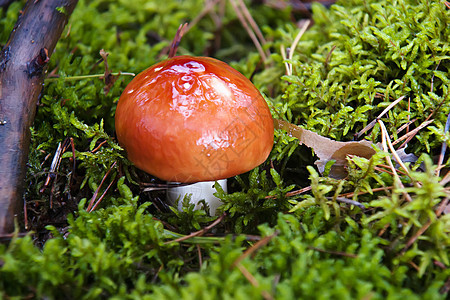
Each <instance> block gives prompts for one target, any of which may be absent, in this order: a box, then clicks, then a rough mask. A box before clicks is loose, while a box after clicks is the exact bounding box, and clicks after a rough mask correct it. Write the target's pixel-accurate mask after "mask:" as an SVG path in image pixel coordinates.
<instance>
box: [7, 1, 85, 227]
mask: <svg viewBox="0 0 450 300" xmlns="http://www.w3.org/2000/svg"><path fill="white" fill-rule="evenodd" d="M77 2H78V0H28V2H27V4H26V5H25V8H24V10H23V13H22V15H21V16H19V18H18V21H17V23H16V25H15V27H14V29H13V31H12V32H11V35H10V38H9V40H8V42H7V44H6V45H5V47H4V48H3V50H2V51H1V52H0V145H1V147H0V235H1V234H7V233H10V232H12V231H13V230H14V219H15V217H16V216H17V215H18V214H19V213H20V209H21V207H22V206H23V202H22V201H23V200H22V193H23V187H24V183H25V182H24V179H25V174H26V163H27V160H28V150H29V146H30V130H29V128H30V126H31V124H32V123H33V119H34V115H35V112H36V103H37V100H38V97H39V94H40V93H41V90H42V83H43V80H44V70H45V67H46V65H47V63H48V61H49V59H50V55H51V53H52V52H53V49H54V48H55V46H56V43H57V42H58V40H59V38H60V36H61V33H62V31H63V29H64V26H65V25H66V23H67V20H68V18H69V16H70V15H71V14H72V11H73V9H74V8H75V6H76V4H77Z"/></svg>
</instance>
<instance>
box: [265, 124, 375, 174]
mask: <svg viewBox="0 0 450 300" xmlns="http://www.w3.org/2000/svg"><path fill="white" fill-rule="evenodd" d="M274 124H275V128H276V129H281V130H284V131H286V132H287V133H288V134H289V135H290V136H293V137H295V138H297V139H298V141H299V143H300V144H304V145H306V146H308V147H310V148H312V149H313V150H314V153H315V154H316V155H317V156H318V157H319V160H318V161H316V162H315V164H316V165H317V167H318V169H319V172H320V173H322V174H323V172H324V170H325V165H326V164H327V163H328V162H329V161H330V160H334V161H335V163H334V164H333V166H332V167H331V169H330V172H329V176H330V177H332V178H336V179H342V178H345V177H346V176H347V170H346V168H345V167H346V165H347V156H349V155H355V156H360V157H364V158H370V157H372V155H374V154H375V150H374V149H373V147H372V144H371V143H370V142H369V141H359V142H338V141H334V140H332V139H329V138H326V137H323V136H321V135H318V134H317V133H315V132H312V131H310V130H307V129H303V128H300V127H298V126H296V125H294V124H291V123H289V122H286V121H283V120H278V119H274Z"/></svg>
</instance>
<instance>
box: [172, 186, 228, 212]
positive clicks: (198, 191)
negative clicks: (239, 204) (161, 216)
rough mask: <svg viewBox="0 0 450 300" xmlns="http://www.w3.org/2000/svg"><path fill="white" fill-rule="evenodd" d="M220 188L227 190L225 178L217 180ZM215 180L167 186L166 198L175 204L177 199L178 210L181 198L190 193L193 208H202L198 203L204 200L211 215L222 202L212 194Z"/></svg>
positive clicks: (181, 205)
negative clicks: (172, 186) (173, 186)
mask: <svg viewBox="0 0 450 300" xmlns="http://www.w3.org/2000/svg"><path fill="white" fill-rule="evenodd" d="M217 182H218V183H219V184H220V186H221V187H222V189H223V190H224V191H225V192H227V180H226V179H222V180H218V181H217ZM214 184H215V181H203V182H197V183H193V184H189V185H185V186H180V187H175V188H169V189H168V190H167V200H168V202H169V203H170V204H172V205H175V204H176V203H177V200H178V199H179V201H178V207H177V208H178V210H179V211H181V210H182V207H183V198H184V196H185V195H187V194H192V196H191V203H193V204H195V209H200V208H202V205H201V204H200V203H199V202H200V201H201V200H203V199H204V200H205V201H206V203H207V204H208V206H209V213H210V215H211V216H214V215H215V214H216V210H217V208H218V207H219V206H220V205H221V204H222V201H220V199H219V198H217V197H216V196H214V193H215V192H216V189H215V188H214Z"/></svg>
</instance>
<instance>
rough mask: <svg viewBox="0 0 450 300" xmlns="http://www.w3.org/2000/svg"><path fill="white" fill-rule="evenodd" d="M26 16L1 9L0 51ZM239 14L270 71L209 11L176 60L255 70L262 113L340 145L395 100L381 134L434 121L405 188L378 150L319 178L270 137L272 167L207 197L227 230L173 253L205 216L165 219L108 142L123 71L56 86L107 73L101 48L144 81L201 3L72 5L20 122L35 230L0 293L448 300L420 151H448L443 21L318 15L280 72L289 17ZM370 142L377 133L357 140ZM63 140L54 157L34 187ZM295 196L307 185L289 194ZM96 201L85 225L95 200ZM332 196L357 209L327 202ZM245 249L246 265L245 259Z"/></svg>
mask: <svg viewBox="0 0 450 300" xmlns="http://www.w3.org/2000/svg"><path fill="white" fill-rule="evenodd" d="M247 3H248V4H250V1H247ZM22 4H23V3H13V4H12V5H11V6H10V7H9V9H8V10H7V11H3V10H0V28H1V29H0V44H1V45H4V44H5V43H6V41H7V38H8V36H9V32H10V31H11V29H12V28H13V25H14V22H15V19H16V18H17V15H18V11H19V10H20V8H21V5H22ZM249 7H250V11H251V13H252V15H253V16H254V17H255V19H256V20H257V22H258V24H259V25H260V26H261V28H262V29H263V31H264V34H265V36H266V38H267V40H268V41H269V42H268V45H267V47H268V48H270V50H271V51H272V53H273V54H272V55H271V57H270V59H269V61H268V63H267V64H266V65H264V64H261V63H260V58H259V55H258V54H257V53H256V51H255V49H254V46H253V45H252V43H251V40H250V39H249V38H248V36H247V34H246V33H245V31H244V30H243V29H242V26H241V25H240V24H239V22H238V20H237V18H236V16H235V14H234V12H233V10H232V8H231V6H230V5H227V6H226V7H225V9H224V11H223V14H224V15H223V18H222V19H221V20H222V25H223V27H220V26H219V27H216V26H217V25H218V23H217V16H218V15H219V14H220V11H219V10H218V11H217V12H216V15H206V16H205V17H204V18H202V19H201V20H200V21H199V22H198V23H197V24H196V25H195V26H194V27H192V28H191V30H190V31H189V32H188V33H187V34H186V35H185V36H184V37H183V41H182V42H181V46H180V49H179V53H180V54H193V55H204V54H208V55H214V56H215V57H218V58H220V59H223V60H226V61H228V62H230V63H231V64H232V65H233V66H234V67H235V68H237V69H238V70H239V71H241V72H242V73H244V74H245V75H246V76H248V77H250V76H252V80H253V81H254V83H255V85H256V86H257V87H258V88H259V89H260V90H261V91H262V92H264V93H265V94H266V99H267V101H268V103H269V106H270V109H271V112H272V114H273V115H274V116H275V117H277V118H284V119H287V120H289V121H291V122H293V123H296V124H299V125H300V126H303V127H305V128H307V129H310V130H313V131H316V132H318V133H320V134H321V135H324V136H329V137H332V138H335V139H337V140H341V141H345V140H350V139H352V137H353V135H354V134H355V133H357V132H358V131H359V130H361V129H362V128H363V127H364V126H365V125H367V124H368V122H370V121H371V120H373V119H375V118H376V117H377V116H378V114H379V113H380V112H381V111H382V110H383V109H384V108H385V107H386V106H388V105H389V104H390V103H392V101H393V100H395V99H397V98H399V97H401V96H404V97H405V98H404V100H403V101H401V102H400V103H399V104H397V105H396V106H395V107H393V108H392V109H391V110H390V111H389V113H388V114H386V115H385V116H384V117H383V118H382V121H383V122H384V123H385V124H386V126H387V128H388V131H389V133H390V134H392V135H393V138H394V139H396V138H397V137H398V136H399V135H401V134H403V133H396V131H397V130H398V129H399V128H400V127H401V126H402V125H404V124H405V123H407V122H408V121H409V120H413V119H417V120H416V121H415V122H413V123H412V124H411V125H410V126H411V127H415V126H418V125H419V124H420V123H422V122H423V121H424V120H425V119H426V118H427V117H428V116H429V115H430V114H431V113H433V115H432V119H434V121H433V123H432V124H431V125H430V126H428V127H427V128H424V129H422V130H421V131H420V132H419V134H418V135H417V137H416V138H414V139H413V140H412V141H411V142H410V143H409V145H408V150H411V151H412V152H414V153H415V154H416V155H417V156H420V158H419V161H418V162H417V163H416V164H413V165H411V169H412V170H416V171H411V173H410V176H407V175H405V174H403V173H400V179H401V181H402V183H403V184H404V186H405V187H401V186H398V185H396V186H393V185H394V184H395V182H394V179H393V177H392V176H391V175H390V174H389V173H387V172H380V171H379V169H377V168H378V167H380V165H382V164H384V163H385V157H386V155H387V154H386V153H383V152H381V151H378V152H377V154H376V155H374V156H373V157H372V158H371V159H370V160H367V159H363V158H353V159H352V160H349V165H348V171H349V176H348V177H347V178H345V179H343V180H335V179H331V178H328V177H326V176H321V175H319V173H318V172H317V171H316V169H315V168H314V167H313V162H314V157H313V153H311V150H310V149H307V148H305V147H304V146H299V145H298V142H297V140H295V139H294V138H292V137H289V136H288V135H287V134H286V133H285V132H282V131H278V130H277V131H276V132H275V143H274V148H273V150H272V152H271V154H270V156H269V159H268V160H267V162H265V163H264V164H263V165H261V166H260V167H258V168H256V169H254V170H252V171H250V172H248V173H247V174H242V175H240V176H238V177H236V178H234V179H230V180H229V192H228V193H225V192H224V191H223V190H222V189H221V188H220V187H219V186H217V187H216V188H217V193H216V195H217V196H218V197H220V198H221V199H222V200H223V202H224V205H223V206H222V207H221V208H220V211H221V212H225V213H226V215H225V217H224V218H223V220H222V222H220V223H219V224H218V225H217V226H215V227H214V228H212V229H211V231H209V232H208V233H207V234H206V236H203V237H193V238H190V239H187V240H185V241H183V242H172V241H173V240H174V239H177V238H180V237H185V236H183V235H184V234H185V235H187V234H189V233H191V232H193V231H197V230H199V229H201V228H204V227H205V226H207V225H208V224H210V223H211V221H213V220H215V218H214V217H209V216H208V215H207V213H206V212H205V211H204V210H200V211H194V210H193V206H192V205H189V204H188V203H187V201H185V203H184V204H185V205H184V207H183V210H182V211H181V212H177V211H175V210H170V209H168V210H166V209H165V207H164V205H162V204H161V199H163V198H164V194H163V193H161V192H151V193H148V192H141V189H140V187H139V186H138V184H137V182H151V183H158V182H159V181H157V179H155V178H153V177H151V176H148V175H146V174H143V173H142V172H140V171H139V170H137V169H135V168H134V167H133V166H132V165H131V163H130V162H129V161H127V159H126V158H125V153H124V151H123V150H122V149H121V148H120V146H119V145H118V144H117V142H116V140H115V138H114V112H115V107H116V104H117V100H118V98H119V96H120V93H121V91H122V90H123V89H124V87H125V86H126V84H127V83H128V82H129V81H130V80H131V77H127V76H121V77H120V78H119V80H118V81H117V82H116V83H115V84H114V85H113V87H112V89H111V90H110V92H109V93H107V94H105V92H104V90H103V87H104V83H103V81H102V80H100V79H98V78H91V79H85V80H79V81H72V80H65V79H66V78H67V77H69V76H78V75H88V74H101V73H103V72H104V64H103V62H102V61H100V59H101V56H100V54H99V51H100V50H101V49H104V50H105V51H107V52H109V53H110V54H109V56H108V64H109V66H110V68H111V69H112V71H113V72H119V71H123V72H134V73H138V72H140V71H142V70H143V69H145V68H147V67H148V66H150V65H152V64H153V63H155V62H157V61H159V60H161V59H163V58H164V57H165V56H166V55H167V51H166V50H167V46H168V45H169V43H170V41H171V39H172V37H173V35H174V34H175V32H176V30H177V28H178V26H179V24H181V23H183V22H185V21H191V20H192V19H193V18H195V16H197V15H198V14H199V12H200V11H201V10H202V9H203V8H204V1H200V0H193V1H177V0H166V1H165V2H164V5H160V3H159V2H158V1H147V0H142V1H141V0H139V1H122V0H120V1H106V0H92V1H88V0H81V1H79V3H78V6H77V8H76V10H75V11H74V14H73V15H72V17H71V19H70V22H69V25H68V27H67V28H66V30H65V32H64V33H63V36H62V39H61V40H60V41H59V43H58V45H57V48H56V49H55V52H54V53H53V55H52V57H51V62H50V66H49V72H51V71H54V72H53V73H56V74H58V75H59V76H60V77H59V78H58V79H57V80H55V81H48V82H46V85H45V88H44V90H43V92H42V97H41V99H40V102H39V106H38V110H37V114H36V120H35V123H34V125H33V128H31V130H32V142H31V143H32V144H31V147H30V159H29V169H28V175H27V190H26V194H25V201H26V206H27V208H28V226H29V227H30V228H31V229H33V230H34V233H30V234H29V235H28V236H26V237H21V238H20V237H15V238H13V239H12V240H11V241H9V242H7V243H5V244H2V245H0V295H1V297H5V298H6V297H17V298H23V297H32V298H44V297H45V298H49V299H55V298H56V299H57V298H64V299H72V298H73V299H80V298H84V299H94V298H95V299H97V298H118V299H122V298H133V299H146V298H149V299H150V298H151V299H155V298H156V299H168V298H170V299H172V298H173V299H175V298H183V299H184V298H186V299H215V298H224V299H241V298H242V299H244V298H245V299H248V298H252V299H253V298H254V299H262V298H267V297H268V296H273V297H274V298H277V299H297V298H306V299H330V298H333V299H369V298H370V299H385V298H387V299H397V298H408V299H444V298H446V297H448V292H447V294H445V293H444V290H443V287H444V285H445V283H446V282H447V284H448V278H449V276H450V271H449V270H450V259H449V253H450V251H449V246H450V237H449V228H450V218H449V217H448V216H449V215H448V214H441V215H440V216H437V215H436V209H437V206H438V205H439V204H440V203H441V202H442V201H443V199H445V198H446V197H447V196H448V187H445V186H443V185H442V184H441V179H442V178H441V177H438V176H436V175H435V171H436V165H435V164H434V162H433V161H432V160H431V159H430V157H432V156H433V155H434V154H436V153H438V152H439V150H440V148H441V145H442V142H443V141H447V142H449V136H448V133H447V134H445V133H444V124H445V120H446V119H447V115H448V114H449V113H450V108H449V105H448V103H449V95H448V89H449V86H448V85H449V81H448V78H447V77H448V75H447V74H448V73H449V67H450V62H449V59H450V55H449V53H450V46H449V40H448V39H449V38H448V37H449V34H450V29H449V26H448V25H449V18H450V10H449V9H448V8H447V7H446V6H445V5H444V3H443V2H442V1H409V0H399V1H381V0H379V1H374V0H370V1H356V0H354V1H340V2H338V3H337V4H336V5H333V6H332V7H331V8H330V9H326V8H324V7H323V6H320V5H318V4H314V5H313V20H314V25H313V26H312V27H311V28H310V29H309V30H308V31H307V32H306V33H305V35H304V36H303V37H302V40H301V41H300V43H299V45H298V47H297V51H296V52H295V53H294V57H293V59H292V60H291V61H290V62H291V63H292V64H293V74H290V75H284V74H285V67H284V62H283V59H282V56H281V54H280V53H279V49H280V46H281V45H284V46H285V47H290V46H291V44H292V41H293V39H294V38H295V35H296V34H297V32H298V28H296V27H295V26H294V24H292V17H293V16H294V15H293V14H291V13H290V11H289V9H286V10H283V11H278V10H275V9H273V8H270V7H269V6H264V5H262V6H261V5H256V4H252V5H250V6H249ZM219 37H220V42H221V46H220V48H218V49H216V48H215V45H217V39H218V38H219ZM380 136H381V135H380V128H379V127H378V125H376V126H375V128H374V129H373V130H372V131H371V132H369V133H368V134H367V136H366V139H369V140H371V141H373V142H379V141H380ZM70 139H72V140H70ZM60 143H61V145H62V146H63V148H64V149H65V152H64V153H63V154H62V156H61V161H60V165H59V168H58V169H57V170H55V176H53V177H52V178H51V180H50V181H49V182H48V183H46V180H47V178H48V174H49V170H50V165H51V161H52V158H53V156H54V154H55V151H56V149H57V147H58V144H60ZM72 145H73V146H72ZM72 147H73V149H74V153H72ZM73 157H75V161H73ZM74 163H75V164H74ZM421 163H423V164H422V166H421V167H420V168H419V166H420V164H421ZM446 164H447V165H446V167H448V162H446ZM423 166H425V168H423ZM422 169H425V171H419V170H422ZM441 173H442V174H445V173H444V171H441ZM102 181H104V183H103V184H102ZM414 183H419V184H414ZM108 185H110V188H109V189H108V190H107V186H108ZM305 186H311V191H310V192H306V193H303V194H297V195H295V196H290V197H289V196H286V193H289V192H293V191H296V190H298V189H300V188H302V187H305ZM380 188H384V190H382V189H381V190H380ZM103 193H105V194H104V198H102V199H103V200H102V202H101V203H100V205H99V207H98V208H97V209H96V210H94V211H93V212H91V213H88V212H87V211H86V208H87V206H88V203H89V202H90V201H91V199H92V197H93V195H97V198H96V199H97V200H98V199H99V197H100V195H102V194H103ZM344 193H352V195H350V196H347V197H348V198H350V199H347V200H352V201H354V202H353V203H354V204H357V205H351V204H348V203H342V202H340V197H342V194H344ZM405 193H408V195H409V197H410V198H411V200H412V201H411V202H409V201H406V200H405V198H404V194H405ZM185 200H188V198H186V199H185ZM416 237H417V239H415V238H416ZM185 238H186V237H185ZM258 238H261V239H262V240H263V241H264V240H265V239H266V240H265V241H267V243H266V244H264V245H262V244H259V243H257V242H256V240H257V239H258ZM251 247H254V248H253V249H252V250H255V251H254V252H253V253H252V255H247V254H244V253H246V252H245V251H248V249H250V248H251ZM256 248H257V249H256ZM243 255H244V256H245V258H244V257H243ZM241 258H243V259H242V260H240V259H241ZM238 259H239V260H240V262H239V264H237V263H236V261H237V260H238Z"/></svg>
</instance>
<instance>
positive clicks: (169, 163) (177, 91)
mask: <svg viewBox="0 0 450 300" xmlns="http://www.w3.org/2000/svg"><path fill="white" fill-rule="evenodd" d="M115 126H116V134H117V138H118V141H119V143H120V145H121V146H122V147H123V148H124V149H125V150H126V152H127V156H128V159H129V160H130V161H131V162H133V163H134V164H135V166H136V167H138V168H139V169H141V170H143V171H145V172H147V173H150V174H152V175H154V176H156V177H158V178H160V179H162V180H167V181H170V182H182V183H194V182H203V181H217V180H220V179H225V178H229V177H232V176H235V175H238V174H242V173H245V172H247V171H250V170H251V169H253V168H255V167H256V166H258V165H260V164H261V163H263V162H264V161H265V160H266V159H267V157H268V155H269V153H270V151H271V149H272V145H273V131H274V127H273V121H272V116H271V114H270V111H269V108H268V106H267V103H266V102H265V100H264V98H263V97H262V95H261V94H260V92H259V91H258V90H257V89H256V87H255V86H254V85H253V84H252V83H251V82H250V80H248V79H247V78H246V77H245V76H244V75H242V74H241V73H239V72H238V71H236V70H235V69H233V68H232V67H230V66H229V65H227V64H226V63H224V62H221V61H219V60H216V59H213V58H209V57H192V56H176V57H173V58H170V59H167V60H165V61H162V62H160V63H157V64H155V65H153V66H152V67H150V68H148V69H146V70H145V71H143V72H141V73H140V74H139V75H137V76H136V77H135V78H134V79H133V80H132V81H131V82H130V83H129V84H128V86H127V87H126V88H125V90H124V91H123V93H122V95H121V96H120V99H119V103H118V105H117V109H116V117H115ZM209 185H210V186H211V185H212V184H209ZM172 198H173V197H172Z"/></svg>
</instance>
